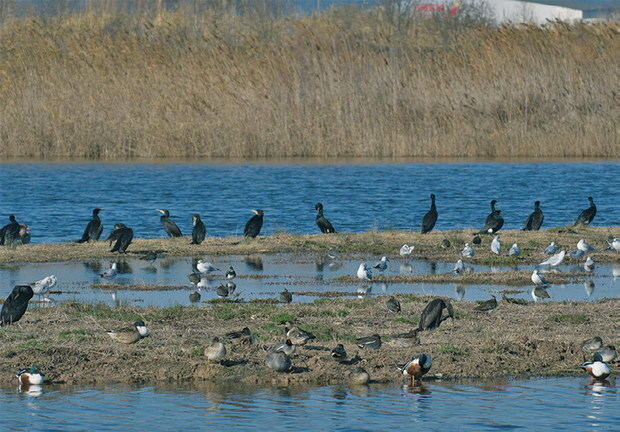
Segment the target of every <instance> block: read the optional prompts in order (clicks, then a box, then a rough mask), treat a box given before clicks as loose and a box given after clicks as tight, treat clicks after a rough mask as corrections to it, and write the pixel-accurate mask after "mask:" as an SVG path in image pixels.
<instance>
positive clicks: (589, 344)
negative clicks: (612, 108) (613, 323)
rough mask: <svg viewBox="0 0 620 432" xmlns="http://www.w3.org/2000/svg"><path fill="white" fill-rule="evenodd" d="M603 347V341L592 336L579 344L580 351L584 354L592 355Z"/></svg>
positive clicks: (598, 337)
mask: <svg viewBox="0 0 620 432" xmlns="http://www.w3.org/2000/svg"><path fill="white" fill-rule="evenodd" d="M602 347H603V339H601V337H600V336H594V337H592V338H590V339H586V340H584V341H583V342H581V349H582V350H583V351H585V352H589V353H594V352H596V351H598V350H599V349H601V348H602Z"/></svg>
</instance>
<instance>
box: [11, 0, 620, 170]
mask: <svg viewBox="0 0 620 432" xmlns="http://www.w3.org/2000/svg"><path fill="white" fill-rule="evenodd" d="M107 3H108V2H103V1H102V2H101V3H93V4H98V5H100V7H99V9H97V10H92V9H89V10H86V11H85V12H83V13H70V14H66V15H64V16H61V17H52V18H41V17H37V18H33V17H31V18H10V17H6V16H5V18H4V21H3V22H2V23H0V101H1V103H0V157H42V158H64V157H85V158H94V159H122V158H131V157H147V158H166V157H191V158H207V157H233V158H257V157H261V158H263V157H334V156H341V157H347V156H355V157H461V156H473V157H476V156H477V157H614V156H615V157H617V156H618V153H619V139H618V119H619V117H620V116H619V114H620V110H619V103H618V102H619V100H618V98H619V95H618V91H619V88H620V68H618V53H619V52H620V49H619V48H620V44H619V40H620V38H619V27H618V25H617V24H613V23H611V24H597V25H585V24H577V25H572V26H571V25H567V24H563V23H555V24H549V25H548V26H546V27H545V28H540V27H536V26H527V25H523V26H519V27H499V28H497V27H487V26H484V25H482V24H480V23H475V22H472V21H471V20H463V19H460V18H454V19H447V18H446V19H425V20H407V21H403V20H402V16H401V17H399V16H396V15H395V14H386V13H385V10H386V9H385V8H374V9H356V8H339V9H332V10H329V11H326V12H323V13H318V14H314V15H311V16H293V15H283V16H277V14H273V15H271V16H269V17H265V16H264V14H263V15H261V16H259V14H256V13H246V14H239V13H234V12H232V11H230V10H228V9H226V8H206V9H201V10H200V11H191V13H188V12H187V11H186V10H183V9H178V10H176V11H166V10H161V9H160V10H157V11H156V13H152V12H151V13H119V12H117V11H115V10H114V9H110V8H109V9H106V8H105V7H103V6H105V4H107ZM101 5H103V6H101Z"/></svg>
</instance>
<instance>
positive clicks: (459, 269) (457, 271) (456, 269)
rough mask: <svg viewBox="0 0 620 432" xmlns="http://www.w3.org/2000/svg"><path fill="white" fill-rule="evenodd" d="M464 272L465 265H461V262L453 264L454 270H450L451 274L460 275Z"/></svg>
mask: <svg viewBox="0 0 620 432" xmlns="http://www.w3.org/2000/svg"><path fill="white" fill-rule="evenodd" d="M464 271H465V265H464V264H463V260H461V259H460V260H458V261H457V262H456V264H454V269H452V273H454V274H461V273H463V272H464Z"/></svg>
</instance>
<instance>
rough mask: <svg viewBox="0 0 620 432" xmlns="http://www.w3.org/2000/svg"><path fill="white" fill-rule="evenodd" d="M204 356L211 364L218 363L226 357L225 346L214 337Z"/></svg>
mask: <svg viewBox="0 0 620 432" xmlns="http://www.w3.org/2000/svg"><path fill="white" fill-rule="evenodd" d="M204 355H205V357H206V358H207V359H209V360H210V361H213V362H219V361H221V360H222V359H224V357H226V345H224V342H222V341H221V340H220V338H219V337H214V338H213V340H212V342H211V345H209V346H208V347H206V348H205V351H204Z"/></svg>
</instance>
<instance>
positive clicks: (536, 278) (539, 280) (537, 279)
mask: <svg viewBox="0 0 620 432" xmlns="http://www.w3.org/2000/svg"><path fill="white" fill-rule="evenodd" d="M530 279H531V280H532V282H534V283H535V284H536V285H541V286H545V285H549V283H548V282H547V279H545V277H544V276H543V275H542V274H540V273H539V272H538V269H534V271H533V272H532V276H531V277H530Z"/></svg>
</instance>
